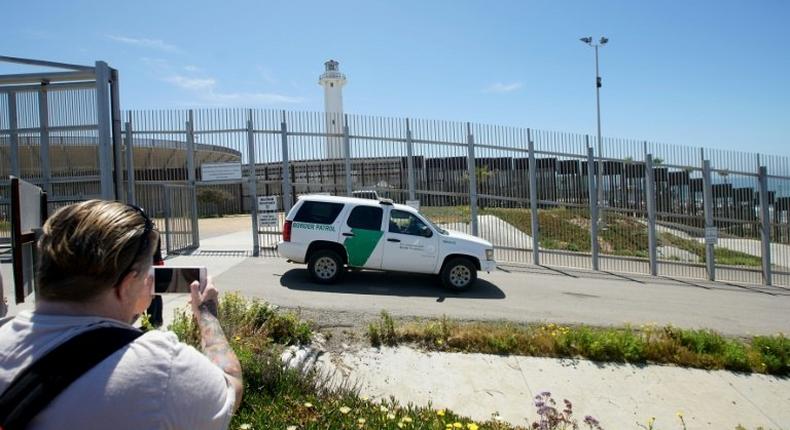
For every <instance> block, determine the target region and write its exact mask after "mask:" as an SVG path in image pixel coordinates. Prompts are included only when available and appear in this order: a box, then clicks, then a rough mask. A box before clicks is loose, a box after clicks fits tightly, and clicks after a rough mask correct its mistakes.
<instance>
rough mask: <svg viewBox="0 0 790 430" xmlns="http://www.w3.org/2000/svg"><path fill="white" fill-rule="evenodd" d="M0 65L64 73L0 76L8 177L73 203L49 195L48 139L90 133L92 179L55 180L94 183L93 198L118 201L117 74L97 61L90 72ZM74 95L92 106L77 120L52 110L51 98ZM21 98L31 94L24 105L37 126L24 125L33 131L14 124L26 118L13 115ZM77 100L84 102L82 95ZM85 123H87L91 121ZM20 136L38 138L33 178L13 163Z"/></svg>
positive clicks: (5, 58)
mask: <svg viewBox="0 0 790 430" xmlns="http://www.w3.org/2000/svg"><path fill="white" fill-rule="evenodd" d="M0 62H5V63H12V64H21V65H27V66H37V67H48V68H56V69H65V70H67V71H65V72H45V73H20V74H9V75H0V94H2V95H4V97H6V98H7V101H6V103H7V105H8V110H7V112H6V113H7V115H6V116H7V118H8V120H7V121H8V127H7V128H6V129H0V133H2V134H7V135H8V138H9V145H10V153H9V155H10V159H11V160H10V164H11V165H10V174H12V175H15V176H20V177H23V178H26V179H28V180H31V181H32V182H33V183H36V184H39V185H41V186H42V188H43V189H44V191H45V192H47V193H49V195H50V201H51V202H58V201H61V200H73V199H74V197H75V196H63V195H62V193H58V192H53V187H52V184H53V176H52V171H51V162H52V160H50V156H51V153H52V145H53V142H52V140H53V138H52V135H53V134H55V133H58V134H63V135H67V134H68V132H70V131H78V130H79V131H83V132H92V133H94V135H93V136H92V138H93V139H94V140H95V145H96V146H97V148H98V164H99V166H98V167H99V169H98V170H99V174H98V175H97V177H89V178H86V175H79V176H69V175H59V177H58V178H56V179H57V181H58V182H60V183H69V182H75V181H78V182H86V181H94V180H98V182H99V184H100V192H99V193H98V196H97V197H101V198H103V199H108V200H114V199H116V198H121V197H122V196H123V191H122V190H121V185H122V183H123V170H122V167H121V166H122V164H121V163H122V158H121V142H120V138H121V135H120V101H119V91H118V71H117V70H116V69H113V68H111V67H109V66H108V65H107V63H105V62H103V61H97V62H96V63H95V65H94V66H81V65H75V64H66V63H58V62H52V61H42V60H33V59H27V58H17V57H8V56H0ZM79 90H83V91H84V90H89V91H92V92H93V93H94V97H95V100H91V101H90V104H92V106H89V105H87V104H84V105H83V106H81V109H83V111H82V112H81V115H82V116H81V117H79V118H78V117H77V116H76V115H77V113H76V112H71V111H68V110H69V109H64V107H66V105H67V102H66V101H60V103H59V105H58V106H53V100H52V99H53V98H54V97H55V96H54V94H57V93H65V94H68V92H69V91H79ZM27 93H37V103H27V105H28V107H29V108H33V109H36V110H37V111H38V112H37V114H36V116H37V121H31V120H28V122H29V123H30V124H27V125H34V126H32V127H29V126H28V127H19V124H18V121H19V119H20V118H22V119H24V117H25V115H26V112H20V111H19V110H18V107H19V102H20V100H19V97H20V96H21V95H23V94H27ZM82 95H83V96H84V94H82ZM66 97H68V95H67V96H66ZM83 98H84V97H83ZM68 104H69V107H70V108H74V107H75V102H74V101H69V102H68ZM89 117H93V118H89ZM50 119H55V120H57V121H58V123H59V124H57V125H53V124H50ZM88 119H93V121H89V120H88ZM86 120H88V121H86ZM21 133H27V134H30V133H33V134H37V135H38V136H37V137H38V146H39V157H40V164H39V166H40V174H39V175H35V174H34V175H30V174H29V173H32V172H22V169H21V166H20V160H19V156H20V150H19V145H20V142H19V136H20V134H21ZM30 176H33V177H30ZM65 197H68V198H65ZM86 197H87V196H86Z"/></svg>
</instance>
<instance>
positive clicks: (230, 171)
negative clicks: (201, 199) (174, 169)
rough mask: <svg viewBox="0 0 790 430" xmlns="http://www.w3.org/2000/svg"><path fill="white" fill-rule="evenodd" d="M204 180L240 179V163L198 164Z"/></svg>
mask: <svg viewBox="0 0 790 430" xmlns="http://www.w3.org/2000/svg"><path fill="white" fill-rule="evenodd" d="M200 172H201V173H202V177H203V180H204V181H232V180H239V179H241V163H204V164H202V165H201V166H200Z"/></svg>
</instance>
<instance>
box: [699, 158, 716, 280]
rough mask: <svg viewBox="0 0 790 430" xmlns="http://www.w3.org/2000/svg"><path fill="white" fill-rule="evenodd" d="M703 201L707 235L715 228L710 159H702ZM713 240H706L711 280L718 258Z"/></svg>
mask: <svg viewBox="0 0 790 430" xmlns="http://www.w3.org/2000/svg"><path fill="white" fill-rule="evenodd" d="M702 188H703V190H702V203H703V205H704V208H705V230H706V232H705V236H706V237H707V230H708V229H710V228H714V227H715V225H714V224H713V184H712V182H711V178H710V160H703V161H702ZM713 247H714V244H713V242H710V243H708V241H707V239H706V242H705V263H706V266H707V269H708V279H709V280H711V281H715V280H716V259H715V254H714V253H713V251H714V248H713Z"/></svg>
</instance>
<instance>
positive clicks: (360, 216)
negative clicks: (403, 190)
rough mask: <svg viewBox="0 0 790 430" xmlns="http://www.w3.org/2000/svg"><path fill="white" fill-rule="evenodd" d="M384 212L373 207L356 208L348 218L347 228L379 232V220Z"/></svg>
mask: <svg viewBox="0 0 790 430" xmlns="http://www.w3.org/2000/svg"><path fill="white" fill-rule="evenodd" d="M383 216H384V211H383V210H382V209H381V208H377V207H373V206H357V207H355V208H354V210H352V211H351V214H350V215H349V216H348V221H347V223H348V226H349V227H351V228H361V229H364V230H378V231H381V218H382V217H383Z"/></svg>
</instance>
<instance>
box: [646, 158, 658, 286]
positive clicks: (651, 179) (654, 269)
mask: <svg viewBox="0 0 790 430" xmlns="http://www.w3.org/2000/svg"><path fill="white" fill-rule="evenodd" d="M645 181H646V182H647V183H646V184H645V188H646V191H647V193H646V194H647V195H646V196H645V198H646V199H647V246H648V255H649V256H650V274H651V275H653V276H656V275H658V255H657V249H656V179H655V172H654V171H653V154H647V155H645Z"/></svg>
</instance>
